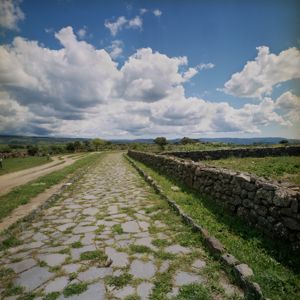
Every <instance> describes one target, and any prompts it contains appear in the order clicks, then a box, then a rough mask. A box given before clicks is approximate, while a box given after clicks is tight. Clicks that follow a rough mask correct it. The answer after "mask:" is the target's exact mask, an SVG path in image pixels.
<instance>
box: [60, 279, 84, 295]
mask: <svg viewBox="0 0 300 300" xmlns="http://www.w3.org/2000/svg"><path fill="white" fill-rule="evenodd" d="M86 290H87V283H84V282H80V283H72V284H69V285H68V286H67V287H65V289H64V290H63V294H64V296H65V297H70V296H72V295H79V294H81V293H83V292H85V291H86Z"/></svg>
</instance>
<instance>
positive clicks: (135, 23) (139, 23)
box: [128, 16, 143, 29]
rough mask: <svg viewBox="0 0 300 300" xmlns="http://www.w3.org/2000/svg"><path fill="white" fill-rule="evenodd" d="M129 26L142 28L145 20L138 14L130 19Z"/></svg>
mask: <svg viewBox="0 0 300 300" xmlns="http://www.w3.org/2000/svg"><path fill="white" fill-rule="evenodd" d="M128 27H129V28H138V29H142V27H143V20H142V19H141V17H140V16H136V17H135V18H133V19H131V20H129V21H128Z"/></svg>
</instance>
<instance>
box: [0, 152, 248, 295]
mask: <svg viewBox="0 0 300 300" xmlns="http://www.w3.org/2000/svg"><path fill="white" fill-rule="evenodd" d="M185 236H187V238H186V237H185ZM15 237H16V238H17V239H19V240H20V242H21V245H19V246H16V247H12V248H9V249H8V250H6V251H5V252H1V253H0V270H2V271H3V274H8V275H7V277H4V278H3V277H0V294H1V299H6V298H7V297H8V296H9V297H15V298H12V299H17V298H18V297H19V296H22V295H23V296H24V292H22V290H21V289H15V293H16V294H17V295H12V294H11V293H12V291H11V287H12V286H13V285H15V286H19V287H23V288H24V290H23V291H26V292H31V293H34V295H35V298H34V299H43V298H44V297H45V296H46V295H47V294H49V293H52V292H59V293H60V294H59V296H58V299H68V300H79V299H80V300H85V299H87V300H88V299H92V300H94V299H98V300H99V299H112V300H113V299H124V298H126V297H128V296H134V297H135V298H133V299H142V300H146V299H149V297H150V295H151V294H153V293H157V288H156V286H157V285H158V284H159V283H163V284H165V285H166V286H169V289H168V290H166V291H164V293H162V294H158V295H156V298H155V299H168V297H169V298H170V299H171V298H172V297H173V296H176V295H177V294H178V293H179V294H180V287H182V286H183V285H186V284H191V283H196V284H200V285H202V286H203V287H205V288H207V289H208V290H210V291H211V292H212V297H213V298H214V299H218V300H219V299H231V298H233V297H236V296H239V297H241V298H242V297H243V293H242V292H241V290H240V289H239V288H238V287H237V286H236V285H234V284H233V283H232V282H230V280H229V278H227V277H226V275H225V273H224V272H223V271H222V270H221V267H220V265H219V264H218V263H216V262H215V261H213V259H212V258H211V257H210V256H209V254H208V253H206V251H205V250H204V248H203V247H202V245H201V242H200V241H197V242H195V239H196V237H195V234H193V233H192V232H191V231H190V229H189V228H188V227H186V226H185V225H183V224H182V223H181V222H180V219H179V217H177V216H176V215H175V214H174V213H173V212H172V211H171V210H170V209H169V207H168V206H167V205H166V203H165V202H164V201H163V200H161V199H159V198H158V196H157V195H155V193H154V192H153V191H152V190H151V189H150V187H149V186H147V185H146V184H145V183H144V182H143V180H142V179H141V178H140V177H139V175H138V174H137V173H136V171H135V170H134V169H133V168H132V167H131V166H130V165H129V164H128V163H127V162H126V161H125V160H124V158H123V157H122V155H121V154H120V153H109V154H106V155H105V156H104V158H103V160H102V161H100V163H99V164H98V165H95V166H94V168H93V169H91V170H90V171H89V172H88V173H86V174H85V175H84V176H83V178H82V179H81V180H80V181H78V182H77V183H76V185H75V186H72V188H70V189H69V190H66V191H65V192H64V193H63V195H62V196H61V198H60V199H59V200H58V201H57V202H56V203H55V204H54V205H53V206H52V207H50V208H48V209H45V210H44V211H43V212H41V214H40V215H39V216H38V217H37V218H36V220H33V221H31V223H27V224H26V226H24V229H23V231H22V232H17V233H16V236H15ZM207 270H212V271H211V272H214V274H219V275H220V276H219V278H218V276H217V275H214V279H213V280H211V279H210V276H208V273H209V272H208V271H207ZM4 271H5V272H4ZM0 274H1V273H0ZM164 281H165V282H164ZM211 286H214V287H215V286H219V290H220V291H222V290H223V292H220V291H218V290H217V289H215V288H213V289H212V288H211ZM210 288H211V289H210ZM70 290H71V291H72V292H70ZM70 293H71V294H70ZM67 296H68V297H67Z"/></svg>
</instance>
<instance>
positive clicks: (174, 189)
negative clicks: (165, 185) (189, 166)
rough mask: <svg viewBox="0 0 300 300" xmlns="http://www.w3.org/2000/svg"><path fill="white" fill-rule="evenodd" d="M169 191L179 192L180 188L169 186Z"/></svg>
mask: <svg viewBox="0 0 300 300" xmlns="http://www.w3.org/2000/svg"><path fill="white" fill-rule="evenodd" d="M171 190H172V191H173V192H179V191H180V188H179V187H178V186H171Z"/></svg>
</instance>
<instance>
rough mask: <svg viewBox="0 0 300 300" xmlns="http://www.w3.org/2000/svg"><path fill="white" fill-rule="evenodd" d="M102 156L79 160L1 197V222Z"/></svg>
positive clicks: (88, 156) (92, 155)
mask: <svg viewBox="0 0 300 300" xmlns="http://www.w3.org/2000/svg"><path fill="white" fill-rule="evenodd" d="M100 156H101V154H90V155H87V156H85V157H83V158H81V159H79V160H77V161H76V162H74V163H73V164H72V165H69V166H67V167H65V168H63V169H61V170H58V171H54V172H52V173H50V174H47V175H46V176H43V177H40V178H38V179H36V180H34V181H31V182H29V183H27V184H25V185H22V186H20V187H17V188H15V189H13V190H12V191H11V192H9V193H8V194H5V195H3V196H1V197H0V220H2V219H3V218H4V217H6V216H8V215H9V214H10V213H11V212H12V211H13V210H14V209H15V208H17V207H18V206H20V205H22V204H26V203H28V202H29V201H30V199H31V198H33V197H35V196H37V195H38V194H40V193H42V192H43V191H45V190H46V189H47V188H50V187H51V186H53V185H55V184H57V183H59V182H61V181H62V180H63V179H64V178H65V177H66V176H68V175H72V174H74V173H75V172H76V171H77V170H78V169H81V168H83V167H87V166H90V165H91V164H94V163H95V160H97V159H99V157H100Z"/></svg>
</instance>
